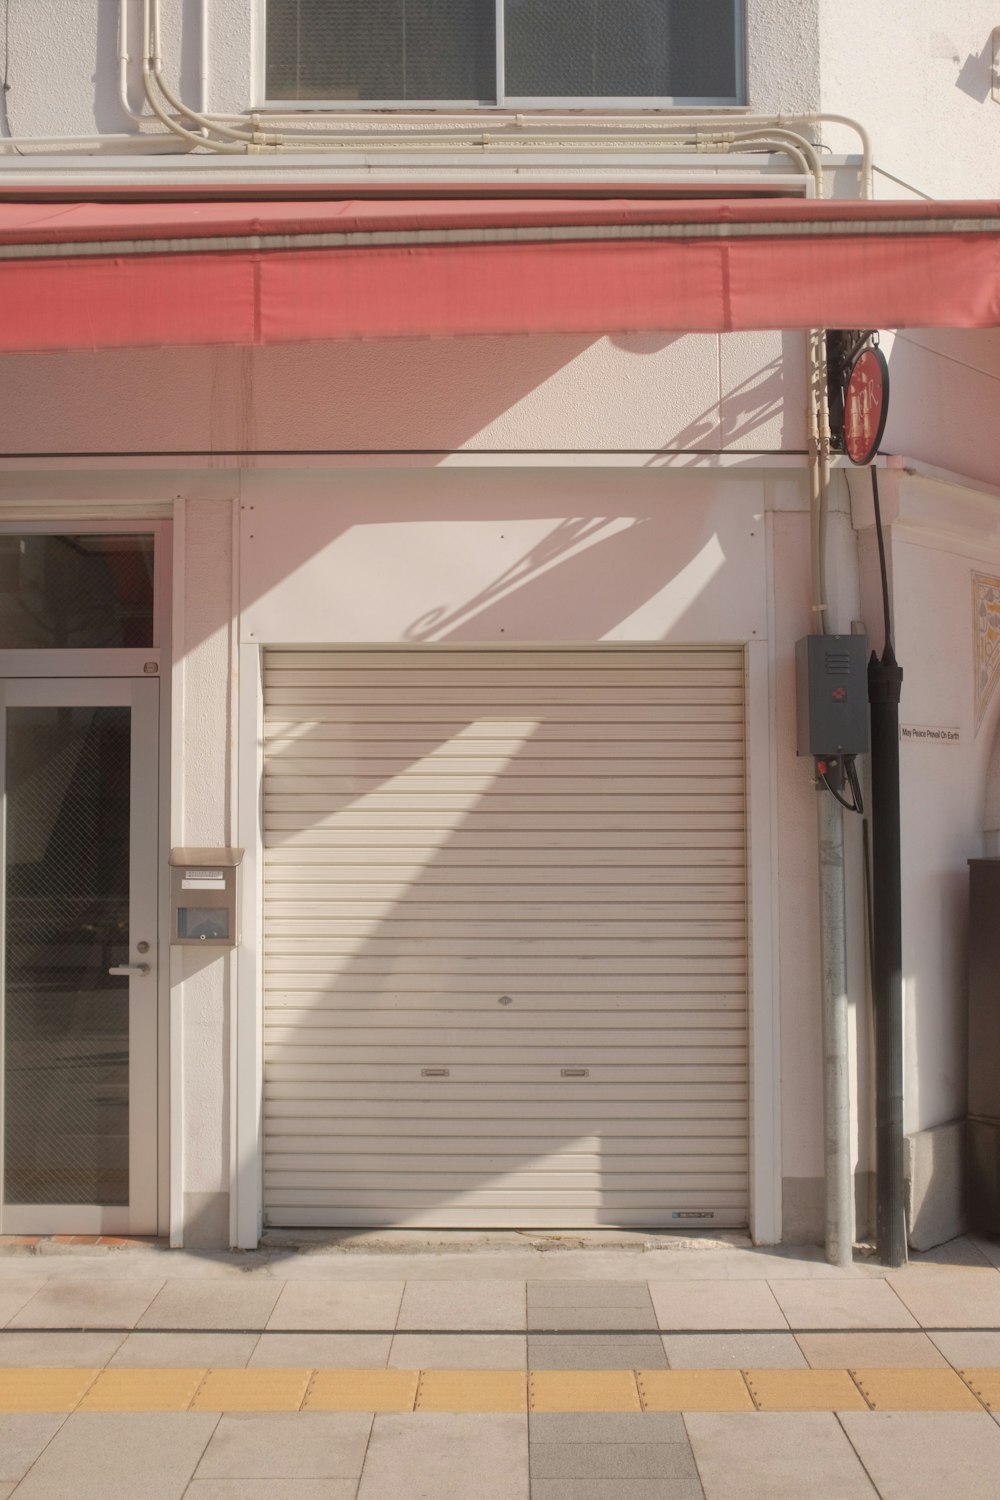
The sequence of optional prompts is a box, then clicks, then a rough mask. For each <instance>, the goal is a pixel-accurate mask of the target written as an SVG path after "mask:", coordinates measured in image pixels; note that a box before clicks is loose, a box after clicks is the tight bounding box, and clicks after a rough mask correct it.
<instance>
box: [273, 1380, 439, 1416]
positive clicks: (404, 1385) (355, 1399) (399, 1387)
mask: <svg viewBox="0 0 1000 1500" xmlns="http://www.w3.org/2000/svg"><path fill="white" fill-rule="evenodd" d="M419 1379H420V1371H419V1370H317V1371H316V1372H315V1374H314V1375H313V1378H312V1380H311V1382H310V1384H309V1389H308V1391H307V1393H306V1399H305V1401H304V1402H303V1403H302V1410H303V1411H412V1410H413V1403H414V1401H415V1400H416V1395H417V1382H418V1381H419Z"/></svg>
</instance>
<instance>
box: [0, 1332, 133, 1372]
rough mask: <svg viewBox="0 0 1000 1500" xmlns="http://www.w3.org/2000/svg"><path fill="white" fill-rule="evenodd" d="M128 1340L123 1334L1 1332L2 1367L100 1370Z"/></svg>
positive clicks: (0, 1360) (0, 1363) (0, 1351)
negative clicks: (36, 1366)
mask: <svg viewBox="0 0 1000 1500" xmlns="http://www.w3.org/2000/svg"><path fill="white" fill-rule="evenodd" d="M125 1337H126V1335H125V1334H122V1333H6V1332H0V1367H10V1366H13V1365H17V1366H21V1367H29V1368H30V1367H31V1366H34V1365H44V1366H45V1367H46V1368H48V1367H50V1366H55V1365H64V1366H66V1367H67V1368H72V1367H74V1366H76V1367H77V1368H83V1369H91V1368H95V1369H99V1368H100V1367H101V1366H102V1365H106V1364H107V1363H108V1360H109V1359H111V1358H112V1357H113V1356H114V1353H115V1351H116V1350H117V1349H119V1348H120V1347H121V1345H122V1343H123V1341H124V1339H125Z"/></svg>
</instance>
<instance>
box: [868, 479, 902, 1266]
mask: <svg viewBox="0 0 1000 1500" xmlns="http://www.w3.org/2000/svg"><path fill="white" fill-rule="evenodd" d="M871 473H872V495H873V499H874V502H875V532H876V536H877V538H878V550H879V565H880V568H881V573H882V604H883V611H884V624H885V638H884V644H883V648H882V656H881V658H879V657H878V656H876V654H875V652H874V651H873V652H872V654H871V660H870V661H869V663H868V702H869V705H870V708H871V778H872V810H871V820H872V1004H873V1007H874V1011H875V1243H876V1253H877V1255H878V1258H879V1260H880V1261H881V1262H882V1263H883V1265H887V1266H901V1265H903V1264H904V1263H905V1261H906V1206H905V1197H904V1192H905V1185H904V1165H903V922H902V874H901V870H902V866H901V855H900V819H899V699H900V693H901V690H902V684H903V669H902V667H900V666H899V665H898V664H897V662H896V655H895V652H894V651H893V645H892V622H891V617H890V612H889V583H888V576H887V570H886V562H885V540H884V538H883V535H882V512H881V509H880V506H879V499H878V476H877V474H876V471H875V468H874V466H873V467H872V471H871Z"/></svg>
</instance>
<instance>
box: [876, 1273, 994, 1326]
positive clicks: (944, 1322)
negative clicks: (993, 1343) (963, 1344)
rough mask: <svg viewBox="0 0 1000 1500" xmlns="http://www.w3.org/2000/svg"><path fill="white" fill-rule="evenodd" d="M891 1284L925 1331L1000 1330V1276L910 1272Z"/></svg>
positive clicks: (890, 1281) (896, 1276)
mask: <svg viewBox="0 0 1000 1500" xmlns="http://www.w3.org/2000/svg"><path fill="white" fill-rule="evenodd" d="M889 1284H890V1285H891V1286H892V1288H893V1290H894V1291H895V1293H896V1295H897V1296H898V1297H899V1298H900V1300H901V1301H902V1302H904V1303H905V1304H906V1306H907V1307H908V1308H909V1310H910V1312H911V1313H912V1314H913V1316H914V1317H915V1318H916V1320H917V1322H918V1323H920V1324H922V1325H923V1326H924V1327H925V1328H998V1327H1000V1272H998V1271H995V1270H993V1268H992V1267H990V1268H989V1269H988V1270H984V1271H949V1270H946V1269H938V1268H936V1267H934V1268H927V1269H920V1270H916V1271H913V1270H912V1269H908V1270H906V1271H901V1272H899V1273H898V1274H897V1275H894V1276H890V1277H889Z"/></svg>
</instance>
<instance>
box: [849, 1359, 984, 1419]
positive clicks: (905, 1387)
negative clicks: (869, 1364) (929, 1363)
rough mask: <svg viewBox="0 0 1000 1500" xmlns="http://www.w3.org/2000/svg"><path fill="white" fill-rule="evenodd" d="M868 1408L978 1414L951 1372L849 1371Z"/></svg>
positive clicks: (968, 1392) (976, 1405)
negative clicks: (971, 1412)
mask: <svg viewBox="0 0 1000 1500" xmlns="http://www.w3.org/2000/svg"><path fill="white" fill-rule="evenodd" d="M850 1373H851V1376H852V1378H853V1379H854V1381H855V1382H856V1384H857V1385H858V1387H859V1388H860V1390H861V1394H862V1395H863V1396H864V1398H865V1400H866V1401H867V1402H868V1405H869V1406H871V1407H874V1409H875V1410H876V1411H980V1410H981V1409H982V1408H981V1406H980V1403H979V1402H978V1401H977V1400H976V1398H975V1396H974V1395H973V1394H972V1392H971V1390H970V1389H969V1387H968V1386H967V1385H966V1383H965V1381H964V1380H962V1379H960V1378H959V1376H958V1375H956V1374H955V1371H954V1370H899V1369H894V1370H885V1369H882V1370H872V1369H868V1370H864V1369H862V1370H855V1369H852V1370H851V1372H850Z"/></svg>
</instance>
